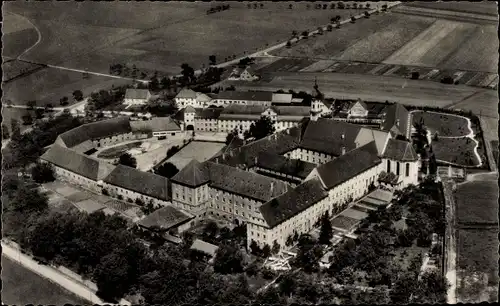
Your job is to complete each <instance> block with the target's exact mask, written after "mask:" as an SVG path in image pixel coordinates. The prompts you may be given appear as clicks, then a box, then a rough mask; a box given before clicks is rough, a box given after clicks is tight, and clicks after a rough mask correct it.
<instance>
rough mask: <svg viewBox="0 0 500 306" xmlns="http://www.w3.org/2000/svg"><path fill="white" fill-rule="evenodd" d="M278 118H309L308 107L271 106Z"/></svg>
mask: <svg viewBox="0 0 500 306" xmlns="http://www.w3.org/2000/svg"><path fill="white" fill-rule="evenodd" d="M272 108H273V109H274V111H275V112H276V113H277V114H278V116H298V117H305V116H309V111H310V110H311V108H310V107H309V106H272Z"/></svg>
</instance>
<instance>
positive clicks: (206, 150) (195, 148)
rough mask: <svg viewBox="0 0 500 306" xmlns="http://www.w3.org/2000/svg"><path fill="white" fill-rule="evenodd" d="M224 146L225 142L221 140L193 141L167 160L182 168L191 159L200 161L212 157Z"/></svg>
mask: <svg viewBox="0 0 500 306" xmlns="http://www.w3.org/2000/svg"><path fill="white" fill-rule="evenodd" d="M222 147H224V143H220V142H205V141H192V142H191V143H189V144H188V145H187V146H185V147H184V148H183V149H182V150H180V151H179V152H177V153H176V154H175V155H174V156H172V157H171V158H169V159H168V160H167V161H168V162H171V163H172V164H174V165H175V166H176V167H177V168H178V169H182V168H184V166H186V165H187V164H188V163H189V162H190V161H191V159H196V160H197V161H199V162H204V161H206V160H208V159H210V158H211V157H213V156H214V155H215V154H217V153H218V152H219V151H220V149H221V148H222Z"/></svg>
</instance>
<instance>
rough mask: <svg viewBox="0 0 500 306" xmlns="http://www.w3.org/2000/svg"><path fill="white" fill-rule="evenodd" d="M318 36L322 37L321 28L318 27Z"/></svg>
mask: <svg viewBox="0 0 500 306" xmlns="http://www.w3.org/2000/svg"><path fill="white" fill-rule="evenodd" d="M318 34H319V35H323V27H318Z"/></svg>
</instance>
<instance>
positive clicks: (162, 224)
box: [138, 205, 193, 230]
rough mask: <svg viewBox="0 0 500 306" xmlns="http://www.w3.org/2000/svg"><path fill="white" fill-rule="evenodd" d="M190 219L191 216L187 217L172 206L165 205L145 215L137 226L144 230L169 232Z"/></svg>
mask: <svg viewBox="0 0 500 306" xmlns="http://www.w3.org/2000/svg"><path fill="white" fill-rule="evenodd" d="M190 219H193V216H191V215H188V214H187V213H185V212H183V211H181V210H179V209H177V208H175V207H173V206H172V205H167V206H165V207H162V208H160V209H157V210H155V211H154V212H152V213H151V214H149V215H147V216H146V217H145V218H144V219H142V220H140V221H139V222H138V224H139V225H140V226H142V227H145V228H155V229H160V230H169V229H170V228H172V227H174V226H176V225H179V224H182V223H184V222H186V221H188V220H190Z"/></svg>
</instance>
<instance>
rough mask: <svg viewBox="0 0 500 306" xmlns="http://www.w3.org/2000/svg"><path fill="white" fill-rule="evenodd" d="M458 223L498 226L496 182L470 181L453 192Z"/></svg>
mask: <svg viewBox="0 0 500 306" xmlns="http://www.w3.org/2000/svg"><path fill="white" fill-rule="evenodd" d="M455 202H456V203H457V204H456V205H457V218H458V222H459V223H497V224H498V182H497V181H496V180H491V181H472V182H467V183H464V184H460V185H459V186H457V190H456V191H455Z"/></svg>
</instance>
